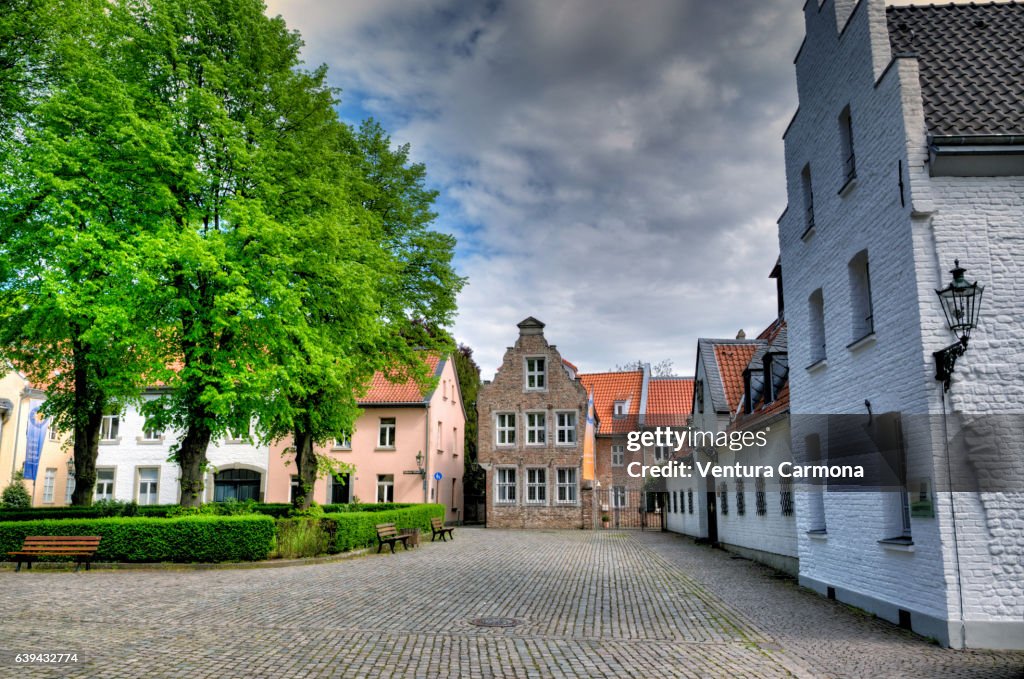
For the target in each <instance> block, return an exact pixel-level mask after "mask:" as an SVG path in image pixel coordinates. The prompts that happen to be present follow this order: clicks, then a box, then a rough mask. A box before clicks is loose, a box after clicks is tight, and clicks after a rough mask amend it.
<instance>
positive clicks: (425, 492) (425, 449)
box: [423, 401, 430, 504]
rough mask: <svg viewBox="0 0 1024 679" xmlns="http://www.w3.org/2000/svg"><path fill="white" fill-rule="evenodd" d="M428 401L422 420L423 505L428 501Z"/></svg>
mask: <svg viewBox="0 0 1024 679" xmlns="http://www.w3.org/2000/svg"><path fill="white" fill-rule="evenodd" d="M428 488H430V401H427V415H426V417H425V418H424V420H423V503H424V504H426V503H427V502H429V501H430V499H429V497H430V493H429V492H428V490H427V489H428Z"/></svg>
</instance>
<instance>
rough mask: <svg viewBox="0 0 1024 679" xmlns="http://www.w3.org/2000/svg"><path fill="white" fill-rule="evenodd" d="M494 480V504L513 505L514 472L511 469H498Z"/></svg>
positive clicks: (514, 498)
mask: <svg viewBox="0 0 1024 679" xmlns="http://www.w3.org/2000/svg"><path fill="white" fill-rule="evenodd" d="M494 479H495V481H494V482H495V484H497V490H498V494H497V499H496V502H498V503H501V504H514V503H515V501H516V470H515V469H513V468H511V467H499V468H498V469H497V472H496V473H495V475H494Z"/></svg>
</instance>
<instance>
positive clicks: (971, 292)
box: [934, 259, 985, 391]
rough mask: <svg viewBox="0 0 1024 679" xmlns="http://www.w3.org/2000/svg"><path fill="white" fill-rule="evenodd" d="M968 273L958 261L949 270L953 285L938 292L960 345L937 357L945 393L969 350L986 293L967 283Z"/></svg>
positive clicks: (939, 352) (948, 322) (936, 376)
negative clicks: (955, 367) (962, 358)
mask: <svg viewBox="0 0 1024 679" xmlns="http://www.w3.org/2000/svg"><path fill="white" fill-rule="evenodd" d="M965 272H966V270H965V269H963V268H961V267H960V260H959V259H957V260H955V264H954V268H953V269H952V270H951V271H950V273H951V274H953V282H952V283H950V284H949V285H947V286H946V287H944V288H943V289H942V290H936V291H935V294H936V295H938V296H939V301H940V302H942V311H943V312H944V313H945V314H946V323H947V324H948V325H949V329H950V330H951V331H952V332H953V334H954V335H956V336H957V337H958V338H959V341H958V342H955V343H954V344H951V345H949V346H948V347H946V348H945V349H941V350H939V351H936V352H935V354H934V356H935V379H937V380H939V381H940V382H942V386H943V388H944V390H945V391H949V381H950V379H951V378H952V377H953V368H954V366H956V359H958V358H960V357H961V356H963V355H964V352H965V351H967V342H968V340H970V338H971V330H974V328H976V327H977V325H978V312H979V311H980V309H981V293H983V292H984V291H985V287H984V286H982V285H978V283H977V281H975V282H974V283H968V282H967V280H966V279H965V278H964V273H965Z"/></svg>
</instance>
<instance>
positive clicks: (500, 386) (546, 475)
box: [477, 317, 594, 528]
mask: <svg viewBox="0 0 1024 679" xmlns="http://www.w3.org/2000/svg"><path fill="white" fill-rule="evenodd" d="M518 327H519V337H518V338H517V339H516V343H515V345H513V346H511V347H509V348H508V349H507V350H506V351H505V356H504V359H503V360H502V364H501V367H500V368H499V369H498V372H497V374H495V376H494V379H493V380H491V381H490V382H484V384H483V385H482V386H481V387H480V392H479V394H478V396H477V413H478V421H479V424H478V441H479V443H478V461H479V463H480V466H481V467H482V468H483V469H484V470H485V471H486V473H487V525H488V526H489V527H497V528H590V527H591V526H592V525H593V520H594V519H593V491H592V488H591V484H590V483H589V482H586V483H585V482H584V480H583V438H584V431H585V418H586V408H587V392H586V391H585V390H584V388H583V386H582V385H581V384H580V381H579V380H578V379H577V378H576V375H575V370H574V369H573V367H572V366H571V364H566V363H565V362H563V360H562V356H561V355H560V354H559V353H558V349H557V348H556V347H555V345H553V344H549V343H548V341H547V339H545V337H544V324H543V323H541V322H540V321H538V320H537V319H535V318H533V317H530V318H527V319H525V320H523V321H522V322H520V323H519V324H518Z"/></svg>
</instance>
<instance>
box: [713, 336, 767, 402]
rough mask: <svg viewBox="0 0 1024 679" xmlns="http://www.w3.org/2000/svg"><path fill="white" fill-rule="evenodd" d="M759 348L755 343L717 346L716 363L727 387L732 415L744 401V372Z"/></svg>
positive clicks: (726, 393) (723, 383)
mask: <svg viewBox="0 0 1024 679" xmlns="http://www.w3.org/2000/svg"><path fill="white" fill-rule="evenodd" d="M757 348H758V345H757V344H756V343H753V342H751V343H750V344H716V345H715V361H716V362H717V363H718V373H719V375H721V377H722V385H723V386H724V387H725V399H726V401H728V403H729V412H730V413H735V412H736V409H737V408H738V407H739V405H740V401H741V400H742V399H743V371H744V370H746V369H747V365H748V364H749V363H750V359H751V358H753V357H754V352H755V351H757Z"/></svg>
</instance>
